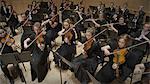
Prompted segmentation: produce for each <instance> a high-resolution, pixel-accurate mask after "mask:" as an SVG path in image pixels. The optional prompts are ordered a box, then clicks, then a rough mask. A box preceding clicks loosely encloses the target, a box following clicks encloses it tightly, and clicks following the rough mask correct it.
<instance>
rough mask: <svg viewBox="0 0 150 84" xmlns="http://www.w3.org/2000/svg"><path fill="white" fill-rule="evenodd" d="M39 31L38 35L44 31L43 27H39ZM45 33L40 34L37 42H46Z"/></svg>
mask: <svg viewBox="0 0 150 84" xmlns="http://www.w3.org/2000/svg"><path fill="white" fill-rule="evenodd" d="M37 32H38V33H37V34H36V37H37V36H38V35H39V34H40V33H42V32H43V31H42V30H41V29H39V30H38V31H37ZM44 41H45V40H44V34H43V33H42V34H40V36H39V37H38V38H37V39H36V43H37V44H43V43H44Z"/></svg>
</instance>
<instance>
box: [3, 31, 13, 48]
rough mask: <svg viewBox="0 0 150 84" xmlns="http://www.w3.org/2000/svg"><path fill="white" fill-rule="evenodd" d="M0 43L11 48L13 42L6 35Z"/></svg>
mask: <svg viewBox="0 0 150 84" xmlns="http://www.w3.org/2000/svg"><path fill="white" fill-rule="evenodd" d="M1 43H6V45H8V46H11V45H12V44H14V43H15V40H14V39H13V38H12V37H10V35H9V34H6V36H5V37H4V38H2V39H1Z"/></svg>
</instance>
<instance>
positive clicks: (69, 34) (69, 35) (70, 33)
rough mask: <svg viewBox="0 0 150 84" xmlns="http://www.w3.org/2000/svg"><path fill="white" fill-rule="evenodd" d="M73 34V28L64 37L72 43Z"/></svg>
mask: <svg viewBox="0 0 150 84" xmlns="http://www.w3.org/2000/svg"><path fill="white" fill-rule="evenodd" d="M72 37H73V34H72V30H69V31H68V32H67V33H65V35H64V38H67V39H68V40H69V44H71V40H72Z"/></svg>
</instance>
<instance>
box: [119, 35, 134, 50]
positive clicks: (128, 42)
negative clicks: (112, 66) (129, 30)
mask: <svg viewBox="0 0 150 84" xmlns="http://www.w3.org/2000/svg"><path fill="white" fill-rule="evenodd" d="M120 39H124V41H125V47H127V46H129V45H130V43H131V39H130V36H129V35H128V34H123V35H121V36H119V38H118V41H119V40H120Z"/></svg>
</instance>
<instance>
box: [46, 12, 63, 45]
mask: <svg viewBox="0 0 150 84" xmlns="http://www.w3.org/2000/svg"><path fill="white" fill-rule="evenodd" d="M51 17H52V18H53V19H52V20H50V21H49V22H48V23H47V24H46V31H47V33H46V38H47V39H46V43H47V45H49V46H50V47H52V45H53V43H54V40H55V38H56V37H58V32H59V31H60V30H61V29H62V24H61V23H59V21H58V17H57V16H55V15H53V16H51Z"/></svg>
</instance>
